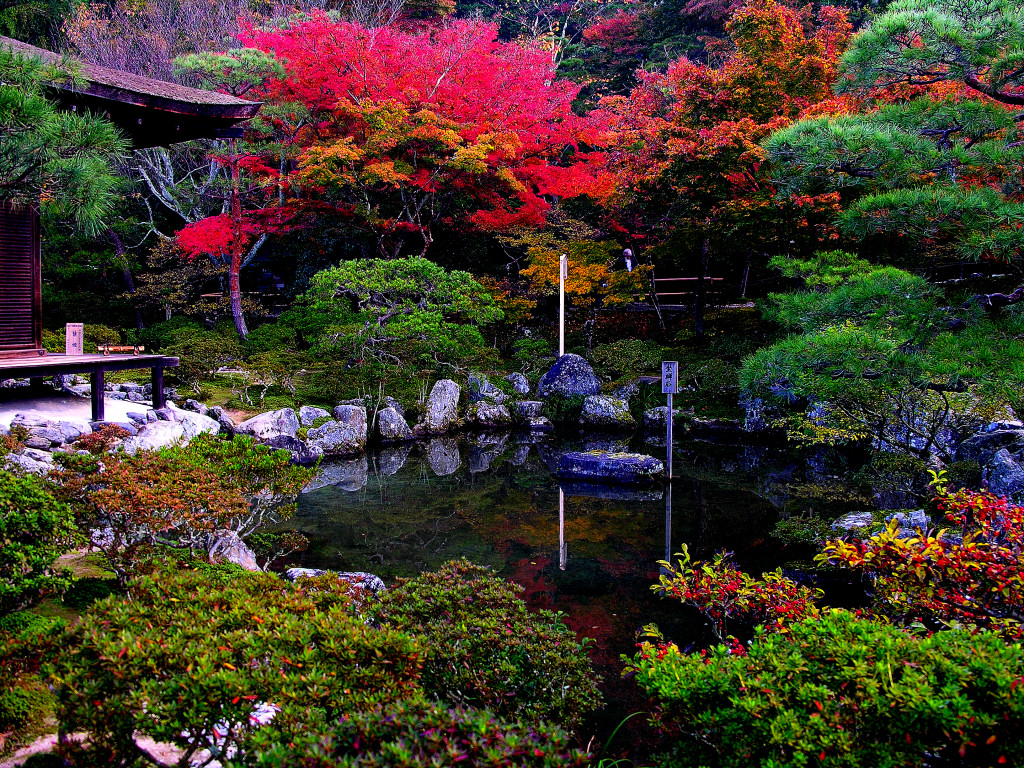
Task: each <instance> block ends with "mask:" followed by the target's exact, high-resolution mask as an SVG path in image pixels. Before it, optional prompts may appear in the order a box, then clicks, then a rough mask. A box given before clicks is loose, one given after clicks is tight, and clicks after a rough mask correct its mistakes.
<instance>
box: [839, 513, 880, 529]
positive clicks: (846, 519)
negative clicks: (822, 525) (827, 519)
mask: <svg viewBox="0 0 1024 768" xmlns="http://www.w3.org/2000/svg"><path fill="white" fill-rule="evenodd" d="M874 522H875V517H874V515H872V514H871V513H870V512H851V513H850V514H848V515H843V516H842V517H840V518H839V519H838V520H835V521H833V523H832V529H833V530H835V531H847V532H849V531H855V530H857V529H858V528H866V527H867V526H869V525H873V524H874Z"/></svg>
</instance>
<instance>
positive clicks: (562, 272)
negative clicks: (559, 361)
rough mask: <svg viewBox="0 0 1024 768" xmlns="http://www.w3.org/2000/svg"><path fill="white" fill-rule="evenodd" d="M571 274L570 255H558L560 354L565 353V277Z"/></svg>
mask: <svg viewBox="0 0 1024 768" xmlns="http://www.w3.org/2000/svg"><path fill="white" fill-rule="evenodd" d="M568 276H569V256H568V255H567V254H564V253H563V254H562V255H561V256H559V257H558V356H559V357H561V356H562V355H564V354H565V279H566V278H567V277H568Z"/></svg>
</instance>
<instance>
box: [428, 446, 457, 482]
mask: <svg viewBox="0 0 1024 768" xmlns="http://www.w3.org/2000/svg"><path fill="white" fill-rule="evenodd" d="M424 453H425V454H426V457H427V464H428V465H430V469H431V471H432V472H433V473H434V474H435V475H437V476H438V477H444V476H445V475H450V474H452V472H454V471H455V470H457V469H458V468H459V467H460V466H462V459H461V458H459V441H458V440H457V439H456V438H454V437H451V436H448V437H435V438H434V439H432V440H428V441H427V443H426V445H425V446H424Z"/></svg>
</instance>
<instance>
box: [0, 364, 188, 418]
mask: <svg viewBox="0 0 1024 768" xmlns="http://www.w3.org/2000/svg"><path fill="white" fill-rule="evenodd" d="M177 364H178V358H176V357H164V356H163V355H58V354H51V355H40V356H38V357H11V358H3V357H0V379H24V378H28V379H45V378H47V377H50V376H60V375H66V374H83V373H84V374H89V377H90V385H91V388H92V418H93V421H103V416H104V413H103V383H104V382H103V379H104V375H105V374H107V373H109V372H112V371H131V370H137V369H139V368H149V369H150V371H151V374H150V375H151V377H152V382H153V396H152V397H153V407H154V408H163V407H164V404H165V400H164V368H173V367H174V366H176V365H177Z"/></svg>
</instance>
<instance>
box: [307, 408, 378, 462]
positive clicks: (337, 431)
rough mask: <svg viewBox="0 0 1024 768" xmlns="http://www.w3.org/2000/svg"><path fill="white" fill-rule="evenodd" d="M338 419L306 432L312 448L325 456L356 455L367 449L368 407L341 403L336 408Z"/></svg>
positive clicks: (335, 414) (335, 413)
mask: <svg viewBox="0 0 1024 768" xmlns="http://www.w3.org/2000/svg"><path fill="white" fill-rule="evenodd" d="M334 417H335V418H336V419H337V421H329V422H327V423H326V424H324V425H323V426H321V427H316V428H315V429H311V430H309V432H307V433H306V442H307V443H308V444H309V447H310V448H314V449H317V450H319V451H320V452H321V453H323V455H324V456H354V455H356V454H358V453H362V452H363V451H364V450H365V449H366V409H365V408H362V407H360V406H355V405H339V406H338V407H337V408H335V409H334Z"/></svg>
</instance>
